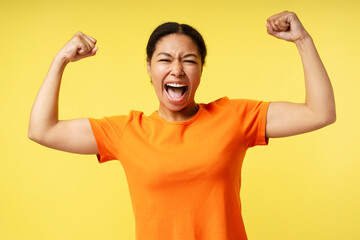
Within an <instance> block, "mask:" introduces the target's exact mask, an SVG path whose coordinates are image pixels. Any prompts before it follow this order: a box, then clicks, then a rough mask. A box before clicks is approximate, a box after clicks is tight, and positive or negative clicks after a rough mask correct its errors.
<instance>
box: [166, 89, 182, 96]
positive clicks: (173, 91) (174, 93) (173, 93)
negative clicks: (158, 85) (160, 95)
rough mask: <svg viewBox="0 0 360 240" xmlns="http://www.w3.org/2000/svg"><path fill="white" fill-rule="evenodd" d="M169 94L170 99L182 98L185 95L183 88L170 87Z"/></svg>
mask: <svg viewBox="0 0 360 240" xmlns="http://www.w3.org/2000/svg"><path fill="white" fill-rule="evenodd" d="M168 93H169V95H170V97H172V98H181V96H182V95H183V94H184V88H182V87H169V88H168Z"/></svg>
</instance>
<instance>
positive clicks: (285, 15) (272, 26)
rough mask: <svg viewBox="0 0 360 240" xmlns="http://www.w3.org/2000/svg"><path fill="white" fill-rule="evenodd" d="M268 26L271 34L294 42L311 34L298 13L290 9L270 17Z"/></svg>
mask: <svg viewBox="0 0 360 240" xmlns="http://www.w3.org/2000/svg"><path fill="white" fill-rule="evenodd" d="M266 28H267V32H268V33H269V34H270V35H272V36H274V37H277V38H280V39H284V40H286V41H290V42H294V43H296V42H297V41H299V40H300V41H301V40H303V39H304V38H305V37H307V36H309V34H308V33H307V31H306V30H305V28H304V27H303V25H302V24H301V22H300V20H299V18H298V17H297V16H296V14H295V13H293V12H288V11H284V12H281V13H278V14H275V15H273V16H271V17H269V18H268V19H267V24H266Z"/></svg>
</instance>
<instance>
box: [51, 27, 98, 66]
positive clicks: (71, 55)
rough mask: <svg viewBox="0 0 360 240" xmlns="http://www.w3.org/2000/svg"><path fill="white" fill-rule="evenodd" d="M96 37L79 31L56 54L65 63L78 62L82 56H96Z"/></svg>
mask: <svg viewBox="0 0 360 240" xmlns="http://www.w3.org/2000/svg"><path fill="white" fill-rule="evenodd" d="M95 44H96V39H94V38H92V37H90V36H89V35H85V34H83V33H82V32H77V33H75V35H74V36H73V37H72V38H71V39H70V41H69V42H67V43H66V44H65V46H64V47H63V48H62V49H61V50H60V51H59V52H58V53H57V54H56V57H57V58H60V59H61V60H62V61H64V62H65V63H69V62H76V61H78V60H80V59H82V58H86V57H90V56H94V55H95V54H96V52H97V50H98V47H96V46H95Z"/></svg>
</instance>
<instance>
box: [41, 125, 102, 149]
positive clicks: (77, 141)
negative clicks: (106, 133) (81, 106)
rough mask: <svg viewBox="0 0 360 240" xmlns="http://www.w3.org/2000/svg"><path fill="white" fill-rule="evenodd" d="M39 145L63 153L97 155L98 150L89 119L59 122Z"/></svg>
mask: <svg viewBox="0 0 360 240" xmlns="http://www.w3.org/2000/svg"><path fill="white" fill-rule="evenodd" d="M39 143H40V144H42V145H44V146H47V147H50V148H54V149H58V150H61V151H65V152H71V153H80V154H97V153H98V148H97V145H96V141H95V137H94V134H93V132H92V129H91V126H90V122H89V119H87V118H79V119H73V120H61V121H59V122H58V123H57V124H56V125H55V126H53V127H52V128H51V129H49V131H48V132H47V134H46V135H45V136H44V139H43V140H42V142H39Z"/></svg>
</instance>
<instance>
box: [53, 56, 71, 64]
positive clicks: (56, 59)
mask: <svg viewBox="0 0 360 240" xmlns="http://www.w3.org/2000/svg"><path fill="white" fill-rule="evenodd" d="M69 62H70V61H69V60H68V59H67V58H66V57H65V56H64V55H62V54H60V53H58V54H56V55H55V57H54V59H53V63H55V64H57V65H61V66H62V67H66V65H67V64H68V63H69Z"/></svg>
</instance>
